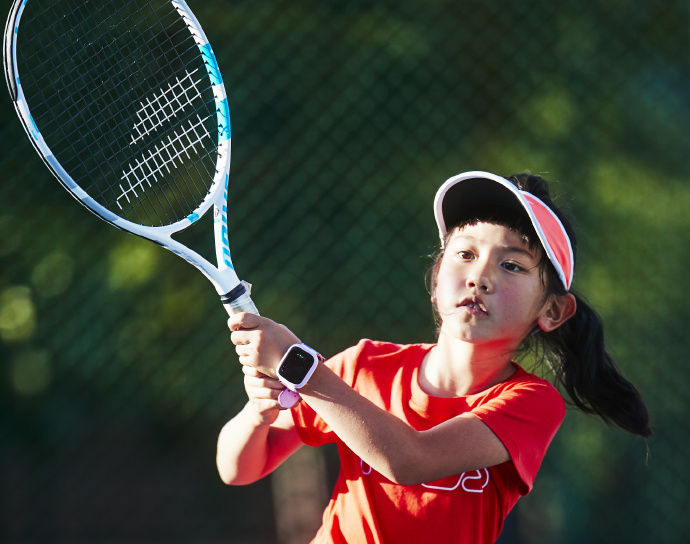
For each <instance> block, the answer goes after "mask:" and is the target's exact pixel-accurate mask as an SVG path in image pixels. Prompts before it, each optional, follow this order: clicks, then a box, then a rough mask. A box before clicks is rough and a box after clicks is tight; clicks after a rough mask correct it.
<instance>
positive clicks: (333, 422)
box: [300, 365, 510, 485]
mask: <svg viewBox="0 0 690 544" xmlns="http://www.w3.org/2000/svg"><path fill="white" fill-rule="evenodd" d="M300 394H301V395H302V398H303V399H304V401H305V402H307V403H308V404H309V406H311V407H312V408H313V409H314V410H315V411H316V412H317V413H318V414H319V415H320V416H321V417H322V418H323V419H324V421H326V423H328V424H329V426H330V427H331V428H332V429H333V431H334V432H335V433H336V434H337V435H338V437H339V438H340V439H341V440H343V442H345V443H346V444H347V445H348V447H350V449H352V451H354V452H355V453H356V454H357V455H358V456H359V457H361V458H362V459H363V460H364V461H365V462H367V463H368V464H369V465H370V466H371V467H373V468H374V469H375V470H376V471H377V472H379V473H380V474H382V475H383V476H385V477H386V478H388V479H389V480H391V481H393V482H396V483H399V484H402V485H414V484H420V483H423V482H431V481H434V480H438V479H440V478H444V477H446V476H450V475H452V474H460V473H462V472H467V471H470V470H476V469H480V468H485V467H490V466H493V465H497V464H500V463H503V462H505V461H508V460H510V456H509V454H508V451H507V450H506V448H505V446H504V445H503V443H502V442H501V441H500V439H499V438H498V437H497V436H496V435H495V434H494V433H493V431H492V430H491V429H490V428H489V427H488V426H487V425H486V424H484V423H483V422H482V421H481V420H479V419H478V418H476V417H475V416H473V415H472V414H463V415H460V416H457V417H454V418H452V419H450V420H448V421H446V422H444V423H441V424H440V425H437V426H435V427H433V428H431V429H429V430H426V431H417V430H415V429H413V428H412V427H410V426H409V425H408V424H407V423H405V422H404V421H402V420H400V419H398V418H397V417H395V416H394V415H392V414H390V413H388V412H386V411H385V410H383V409H381V408H379V407H378V406H376V405H375V404H373V403H372V402H370V401H368V400H367V399H365V398H364V397H362V396H361V395H359V394H358V393H357V392H356V391H354V390H353V389H352V388H350V387H349V386H348V385H347V384H345V383H344V382H343V381H342V380H341V379H340V378H339V377H338V376H336V375H335V374H334V373H333V372H332V371H331V370H330V369H329V368H328V367H326V366H325V365H320V366H319V368H318V369H317V370H316V372H314V374H313V376H312V378H311V379H310V380H309V383H308V384H307V385H305V386H304V387H303V388H302V389H301V390H300Z"/></svg>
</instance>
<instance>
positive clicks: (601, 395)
mask: <svg viewBox="0 0 690 544" xmlns="http://www.w3.org/2000/svg"><path fill="white" fill-rule="evenodd" d="M506 179H508V180H509V181H510V182H511V183H513V184H514V185H515V186H516V187H517V188H518V189H520V190H521V191H526V192H528V193H531V194H533V195H534V196H536V197H537V198H539V199H540V200H541V201H542V202H544V204H546V205H547V206H548V207H549V208H550V209H551V210H552V211H553V212H554V213H555V214H556V216H557V217H558V218H559V219H560V221H561V223H562V224H563V226H564V228H565V230H566V232H567V233H568V236H569V238H570V242H571V245H572V247H573V256H574V258H575V259H577V240H576V237H575V232H574V230H573V227H572V224H571V222H570V221H569V220H568V218H567V217H566V216H565V214H564V213H563V212H562V210H560V209H559V208H558V207H557V206H556V205H555V204H554V202H553V201H552V199H551V196H550V195H549V190H548V184H547V182H546V180H544V179H543V178H541V177H539V176H534V175H531V174H514V175H512V176H510V177H508V178H506ZM479 221H484V222H490V223H496V224H500V225H503V226H505V227H507V228H509V229H511V230H513V231H514V232H516V233H518V234H519V235H520V236H521V237H522V238H523V240H524V241H525V242H526V243H527V244H528V246H529V247H530V248H531V249H535V248H541V244H540V242H539V239H538V237H537V235H536V232H535V231H534V228H533V227H532V225H531V223H530V222H529V219H527V218H526V217H525V216H524V214H520V213H517V212H514V211H512V210H507V209H498V208H491V209H480V210H474V211H473V214H472V216H471V217H464V218H462V220H461V221H460V222H459V223H456V224H455V225H451V226H450V228H448V233H449V234H448V236H450V233H451V232H453V231H454V229H456V228H458V227H463V226H466V225H469V224H473V223H476V222H479ZM541 255H542V257H541V262H540V270H541V275H542V281H543V283H544V286H545V297H549V296H551V295H566V294H568V292H570V293H571V294H572V295H573V296H574V297H575V300H576V302H577V311H576V312H575V315H573V317H571V318H570V319H568V320H567V321H566V322H565V323H563V324H562V325H561V326H560V327H558V328H557V329H555V330H553V331H551V332H545V331H542V330H540V329H539V330H538V331H537V332H536V333H535V334H534V335H532V336H528V337H527V338H526V339H525V340H524V342H523V345H522V346H521V349H520V351H521V352H523V353H524V352H534V353H535V354H538V358H539V359H540V360H542V361H543V362H545V363H546V364H548V366H549V367H550V368H551V370H552V371H553V373H554V376H555V382H556V385H557V386H560V387H561V388H562V389H564V390H565V391H566V392H567V394H568V396H569V397H570V399H571V401H572V404H574V405H575V406H576V407H577V408H578V409H580V410H581V411H583V412H585V413H588V414H595V415H597V416H599V417H601V418H602V419H603V420H604V421H605V422H607V423H608V424H614V425H617V426H619V427H621V428H623V429H625V430H626V431H629V432H631V433H634V434H638V435H640V436H643V437H645V438H647V437H649V436H651V434H652V431H651V428H650V422H649V414H648V412H647V408H646V406H645V404H644V402H643V401H642V397H641V395H640V393H639V392H638V391H637V389H636V388H635V387H634V386H633V385H632V384H631V383H630V382H629V381H628V380H626V379H625V378H624V377H623V375H622V374H621V372H620V370H619V369H618V368H617V366H616V363H615V361H614V360H613V358H612V357H611V355H610V354H609V353H608V351H607V350H606V347H605V343H604V326H603V322H602V320H601V317H600V316H599V315H598V314H597V312H596V311H595V310H594V309H593V308H592V307H591V306H590V305H589V304H588V303H587V302H586V301H585V300H584V299H583V298H582V297H580V296H579V295H577V294H576V293H574V292H573V291H572V290H571V291H567V290H566V288H565V286H564V285H563V283H562V282H561V280H560V278H559V277H558V273H557V272H556V269H555V267H554V266H553V265H552V264H551V262H550V261H549V259H548V256H547V255H546V252H545V251H543V249H542V250H541ZM442 257H443V250H441V251H440V252H439V253H438V254H437V255H436V258H435V261H434V264H433V266H432V268H431V269H430V276H429V279H430V280H431V281H430V287H431V289H432V295H433V285H434V279H435V277H436V274H437V273H438V267H439V265H440V262H441V259H442ZM432 298H433V297H432ZM434 313H435V316H436V319H437V323H438V319H439V316H438V312H437V310H436V304H435V303H434Z"/></svg>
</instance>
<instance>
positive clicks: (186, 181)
mask: <svg viewBox="0 0 690 544" xmlns="http://www.w3.org/2000/svg"><path fill="white" fill-rule="evenodd" d="M4 68H5V76H6V79H7V84H8V87H9V90H10V94H11V96H12V100H13V102H14V106H15V109H16V111H17V114H18V115H19V118H20V119H21V122H22V124H23V125H24V129H25V130H26V132H27V134H28V135H29V139H30V140H31V143H32V144H33V146H34V148H35V149H36V151H38V153H39V155H40V156H41V158H42V159H43V161H44V162H45V163H46V165H47V166H48V168H49V169H50V171H51V172H52V173H53V174H54V175H55V176H56V177H57V179H58V180H59V181H60V183H61V184H62V186H63V187H64V188H65V189H67V190H68V191H69V192H70V193H71V194H72V196H73V197H75V198H76V199H77V200H78V201H79V202H80V203H81V204H83V205H84V206H86V207H87V208H88V209H89V210H91V211H92V212H93V213H95V214H96V215H97V216H98V217H100V218H101V219H103V220H105V221H107V222H108V223H110V224H112V225H114V226H116V227H118V228H120V229H122V230H125V231H128V232H131V233H132V234H136V235H138V236H141V237H143V238H146V239H148V240H151V241H153V242H156V243H157V244H160V245H161V246H163V247H164V248H166V249H168V250H170V251H172V252H173V253H175V254H177V255H179V256H180V257H182V258H183V259H185V260H186V261H187V262H189V263H191V264H192V265H194V266H195V267H196V268H198V269H199V270H200V271H201V272H202V273H203V274H204V275H205V276H206V277H207V278H208V279H209V280H210V281H211V283H212V284H213V286H214V287H215V288H216V291H217V292H218V294H219V295H220V296H221V301H222V303H223V305H224V306H225V308H226V310H227V311H228V313H229V314H233V313H236V312H252V313H258V312H257V310H256V307H255V306H254V303H253V302H252V300H251V298H250V294H249V289H250V286H249V284H247V283H246V282H243V281H240V280H239V278H238V276H237V274H236V272H235V269H234V267H233V264H232V260H231V257H230V246H229V242H228V226H227V194H228V176H229V171H230V114H229V110H228V100H227V96H226V93H225V87H224V85H223V80H222V78H221V75H220V70H219V68H218V63H217V61H216V57H215V55H214V53H213V50H212V49H211V46H210V45H209V42H208V40H207V38H206V36H205V34H204V31H203V30H202V29H201V26H200V25H199V22H198V20H197V19H196V17H195V16H194V14H193V13H192V12H191V10H190V9H189V7H188V6H187V4H186V3H185V2H184V1H183V0H174V1H163V0H150V1H146V0H126V1H125V0H15V2H14V5H13V6H12V10H11V12H10V15H9V18H8V20H7V25H6V27H5V35H4ZM211 207H213V214H214V215H213V217H214V237H215V247H216V259H217V261H218V264H217V266H215V265H213V264H211V263H210V262H209V261H208V260H206V259H205V258H203V257H202V256H201V255H199V254H198V253H197V252H195V251H193V250H191V249H190V248H188V247H187V246H185V245H183V244H182V243H180V242H179V241H177V240H175V239H173V237H172V236H173V234H175V233H178V232H180V231H182V230H184V229H186V228H187V227H189V226H191V225H193V224H194V223H196V222H197V221H198V220H199V218H200V217H201V216H202V215H204V214H205V213H206V212H207V211H208V210H209V209H210V208H211Z"/></svg>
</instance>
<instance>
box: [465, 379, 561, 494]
mask: <svg viewBox="0 0 690 544" xmlns="http://www.w3.org/2000/svg"><path fill="white" fill-rule="evenodd" d="M537 380H538V379H537ZM472 413H473V414H474V415H475V416H477V417H478V418H479V419H480V420H482V421H483V422H484V423H485V424H486V425H488V426H489V428H490V429H491V430H492V431H493V432H494V433H495V434H496V436H498V438H499V439H500V440H501V442H503V445H504V446H505V447H506V449H507V450H508V453H509V454H510V458H511V460H512V462H513V465H514V466H515V470H516V471H517V473H518V476H519V477H520V480H521V481H522V484H523V485H522V486H521V489H520V493H521V494H522V495H526V494H527V493H529V492H530V491H531V490H532V486H533V484H534V479H535V478H536V476H537V472H538V470H539V467H540V466H541V462H542V460H543V459H544V455H546V450H547V448H548V447H549V444H551V441H552V440H553V438H554V436H556V432H557V431H558V428H559V427H560V426H561V423H562V422H563V418H564V417H565V401H564V400H563V397H561V395H560V393H559V392H558V391H557V390H556V388H555V387H553V386H552V385H551V384H549V383H548V382H546V381H544V380H539V381H534V382H528V383H524V384H516V385H515V386H514V387H511V388H507V389H506V390H505V391H503V392H502V393H501V394H500V395H499V396H497V397H495V398H492V399H491V400H489V401H488V402H486V403H485V404H482V405H480V406H478V407H476V408H474V409H473V410H472Z"/></svg>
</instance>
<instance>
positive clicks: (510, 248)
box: [455, 234, 539, 260]
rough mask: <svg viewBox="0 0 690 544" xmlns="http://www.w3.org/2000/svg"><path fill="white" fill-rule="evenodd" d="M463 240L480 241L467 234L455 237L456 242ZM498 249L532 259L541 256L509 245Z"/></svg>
mask: <svg viewBox="0 0 690 544" xmlns="http://www.w3.org/2000/svg"><path fill="white" fill-rule="evenodd" d="M461 238H464V239H467V240H472V241H474V242H477V241H478V240H477V238H476V237H475V236H470V235H467V234H457V235H456V236H455V240H458V239H461ZM498 247H499V249H501V251H505V252H506V253H521V254H523V255H525V256H527V257H529V258H530V259H537V260H538V259H539V256H538V255H535V254H534V253H532V252H531V251H530V250H529V249H525V248H524V247H518V246H509V245H500V246H498Z"/></svg>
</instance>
